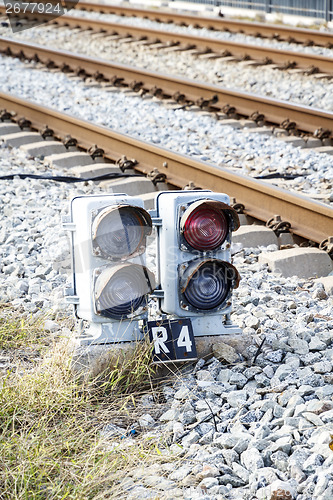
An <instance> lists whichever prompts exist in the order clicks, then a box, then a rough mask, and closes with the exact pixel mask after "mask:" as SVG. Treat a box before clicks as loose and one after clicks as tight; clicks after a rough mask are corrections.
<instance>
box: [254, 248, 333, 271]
mask: <svg viewBox="0 0 333 500" xmlns="http://www.w3.org/2000/svg"><path fill="white" fill-rule="evenodd" d="M259 263H261V264H268V267H269V269H270V270H271V271H273V272H274V273H278V274H281V275H282V276H283V277H284V278H289V277H290V276H298V277H299V278H310V277H320V276H327V275H328V274H329V273H330V272H332V270H333V261H332V260H331V258H330V257H329V255H328V254H327V253H326V252H324V251H323V250H319V249H318V248H290V249H287V250H279V251H277V252H270V253H263V254H261V255H259Z"/></svg>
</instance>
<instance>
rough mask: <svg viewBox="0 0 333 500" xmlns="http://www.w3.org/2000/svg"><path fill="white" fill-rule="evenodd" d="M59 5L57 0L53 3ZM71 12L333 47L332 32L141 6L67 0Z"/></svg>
mask: <svg viewBox="0 0 333 500" xmlns="http://www.w3.org/2000/svg"><path fill="white" fill-rule="evenodd" d="M52 1H53V3H55V0H52ZM66 5H67V6H68V8H70V9H77V10H86V11H91V12H100V13H105V14H116V15H120V16H126V17H142V18H146V19H151V20H153V21H159V22H161V23H168V24H170V23H174V24H178V25H180V26H194V27H200V28H208V29H210V30H217V31H229V32H232V33H245V34H246V35H251V36H256V37H266V38H273V39H277V40H286V41H288V42H295V43H300V44H304V45H319V46H322V47H329V48H332V47H333V34H332V33H330V32H325V31H319V30H311V29H304V28H295V27H292V26H283V25H278V24H268V23H257V22H252V21H251V22H246V21H239V20H234V19H227V18H221V17H209V16H200V15H191V14H184V13H177V12H174V11H166V10H160V9H158V10H152V9H143V8H137V7H124V6H122V5H105V4H98V3H90V2H81V1H80V2H79V3H77V2H72V1H66Z"/></svg>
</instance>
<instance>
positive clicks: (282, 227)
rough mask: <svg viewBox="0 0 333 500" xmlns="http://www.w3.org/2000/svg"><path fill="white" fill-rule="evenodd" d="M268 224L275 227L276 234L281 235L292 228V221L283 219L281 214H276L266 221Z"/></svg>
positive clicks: (272, 227)
mask: <svg viewBox="0 0 333 500" xmlns="http://www.w3.org/2000/svg"><path fill="white" fill-rule="evenodd" d="M266 226H267V227H269V228H271V229H273V231H274V233H275V234H276V236H280V234H281V233H289V229H290V228H291V224H290V222H287V221H283V220H282V219H281V216H280V215H274V217H272V218H271V219H269V220H268V221H267V222H266Z"/></svg>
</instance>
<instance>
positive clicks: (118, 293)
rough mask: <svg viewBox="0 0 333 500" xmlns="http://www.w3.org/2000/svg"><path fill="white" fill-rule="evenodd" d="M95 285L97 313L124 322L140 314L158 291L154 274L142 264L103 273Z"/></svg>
mask: <svg viewBox="0 0 333 500" xmlns="http://www.w3.org/2000/svg"><path fill="white" fill-rule="evenodd" d="M98 274H99V275H98V277H97V279H96V282H95V309H96V313H97V314H100V315H101V316H106V317H109V318H113V319H118V320H119V319H123V318H128V317H129V316H132V315H135V313H138V310H139V309H140V308H142V307H144V306H145V305H146V303H147V294H148V293H150V292H151V291H152V290H153V288H154V287H155V280H154V276H153V274H152V273H151V272H150V271H149V270H148V269H147V268H146V267H145V266H141V265H139V264H122V265H119V266H116V267H112V268H105V269H102V270H99V273H98Z"/></svg>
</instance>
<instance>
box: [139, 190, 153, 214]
mask: <svg viewBox="0 0 333 500" xmlns="http://www.w3.org/2000/svg"><path fill="white" fill-rule="evenodd" d="M156 196H157V192H155V193H154V192H152V193H144V194H141V195H140V198H141V199H142V200H143V203H144V207H145V209H146V210H155V200H156Z"/></svg>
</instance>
